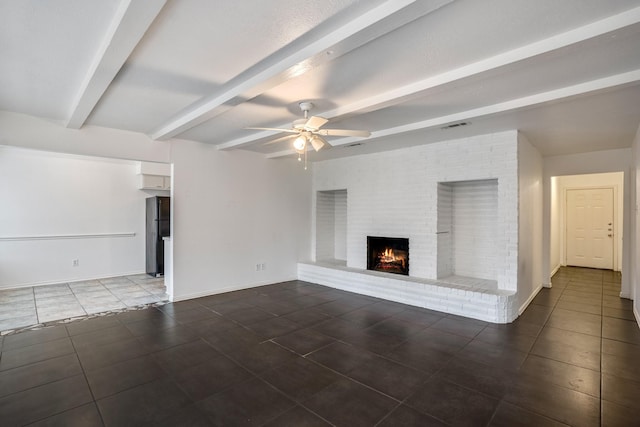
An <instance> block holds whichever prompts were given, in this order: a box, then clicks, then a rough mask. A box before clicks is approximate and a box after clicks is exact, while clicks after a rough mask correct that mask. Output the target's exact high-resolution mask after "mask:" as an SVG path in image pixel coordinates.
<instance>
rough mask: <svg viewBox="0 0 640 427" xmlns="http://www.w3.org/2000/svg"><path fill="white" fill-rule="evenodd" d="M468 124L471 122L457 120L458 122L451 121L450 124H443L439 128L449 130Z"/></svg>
mask: <svg viewBox="0 0 640 427" xmlns="http://www.w3.org/2000/svg"><path fill="white" fill-rule="evenodd" d="M470 124H471V122H458V123H452V124H450V125H447V126H443V127H441V128H440V129H442V130H449V129H455V128H459V127H462V126H468V125H470Z"/></svg>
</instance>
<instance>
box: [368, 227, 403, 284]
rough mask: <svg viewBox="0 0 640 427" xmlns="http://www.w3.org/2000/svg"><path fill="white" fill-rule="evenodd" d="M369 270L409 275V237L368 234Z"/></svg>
mask: <svg viewBox="0 0 640 427" xmlns="http://www.w3.org/2000/svg"><path fill="white" fill-rule="evenodd" d="M367 270H373V271H382V272H385V273H393V274H403V275H405V276H408V275H409V239H405V238H400V237H375V236H367Z"/></svg>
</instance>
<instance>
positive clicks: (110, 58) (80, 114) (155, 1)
mask: <svg viewBox="0 0 640 427" xmlns="http://www.w3.org/2000/svg"><path fill="white" fill-rule="evenodd" d="M166 1H167V0H121V1H120V4H119V6H118V9H117V10H116V13H115V15H114V17H113V20H112V21H111V25H110V26H109V28H108V30H107V33H106V34H105V36H104V39H103V40H102V44H101V45H100V47H99V49H98V51H97V52H96V56H95V57H94V58H93V62H92V63H91V65H90V67H89V70H88V72H87V74H86V76H85V78H84V80H83V81H82V85H81V86H80V88H79V90H78V94H77V95H76V99H75V100H74V103H73V107H72V109H71V114H70V116H69V119H68V120H67V123H66V125H67V127H68V128H73V129H79V128H80V127H82V125H83V124H84V122H85V121H86V120H87V117H89V114H91V112H92V111H93V109H94V108H95V106H96V104H97V103H98V101H100V98H101V97H102V95H103V94H104V92H105V91H106V90H107V88H108V87H109V85H110V84H111V82H112V81H113V79H114V78H115V76H116V74H117V73H118V71H120V69H121V68H122V66H123V65H124V63H125V61H126V60H127V58H128V57H129V55H131V52H133V49H134V48H135V47H136V46H137V45H138V43H139V42H140V39H142V36H143V35H144V33H145V32H146V31H147V29H148V28H149V26H150V25H151V23H152V22H153V20H154V19H155V18H156V16H158V13H160V10H161V9H162V7H163V6H164V4H165V3H166Z"/></svg>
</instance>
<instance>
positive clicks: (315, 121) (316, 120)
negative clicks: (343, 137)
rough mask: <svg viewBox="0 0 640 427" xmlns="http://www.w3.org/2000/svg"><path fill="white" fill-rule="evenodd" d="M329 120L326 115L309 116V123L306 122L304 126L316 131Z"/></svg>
mask: <svg viewBox="0 0 640 427" xmlns="http://www.w3.org/2000/svg"><path fill="white" fill-rule="evenodd" d="M328 121H329V120H327V119H325V118H324V117H320V116H311V117H309V120H307V123H305V124H304V128H305V129H306V130H310V131H316V130H318V129H320V128H321V127H322V126H323V125H324V124H325V123H327V122H328Z"/></svg>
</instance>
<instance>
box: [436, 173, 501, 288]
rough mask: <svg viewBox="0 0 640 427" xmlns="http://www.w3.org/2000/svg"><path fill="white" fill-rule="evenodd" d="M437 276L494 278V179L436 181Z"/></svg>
mask: <svg viewBox="0 0 640 427" xmlns="http://www.w3.org/2000/svg"><path fill="white" fill-rule="evenodd" d="M437 223H438V227H437V231H436V234H437V245H438V254H437V267H438V271H437V277H438V279H444V278H447V277H450V276H463V277H471V278H477V279H483V280H492V281H496V280H497V273H496V264H497V261H498V259H497V256H496V254H497V246H496V235H497V231H498V180H497V179H481V180H471V181H456V182H439V183H438V209H437Z"/></svg>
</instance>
